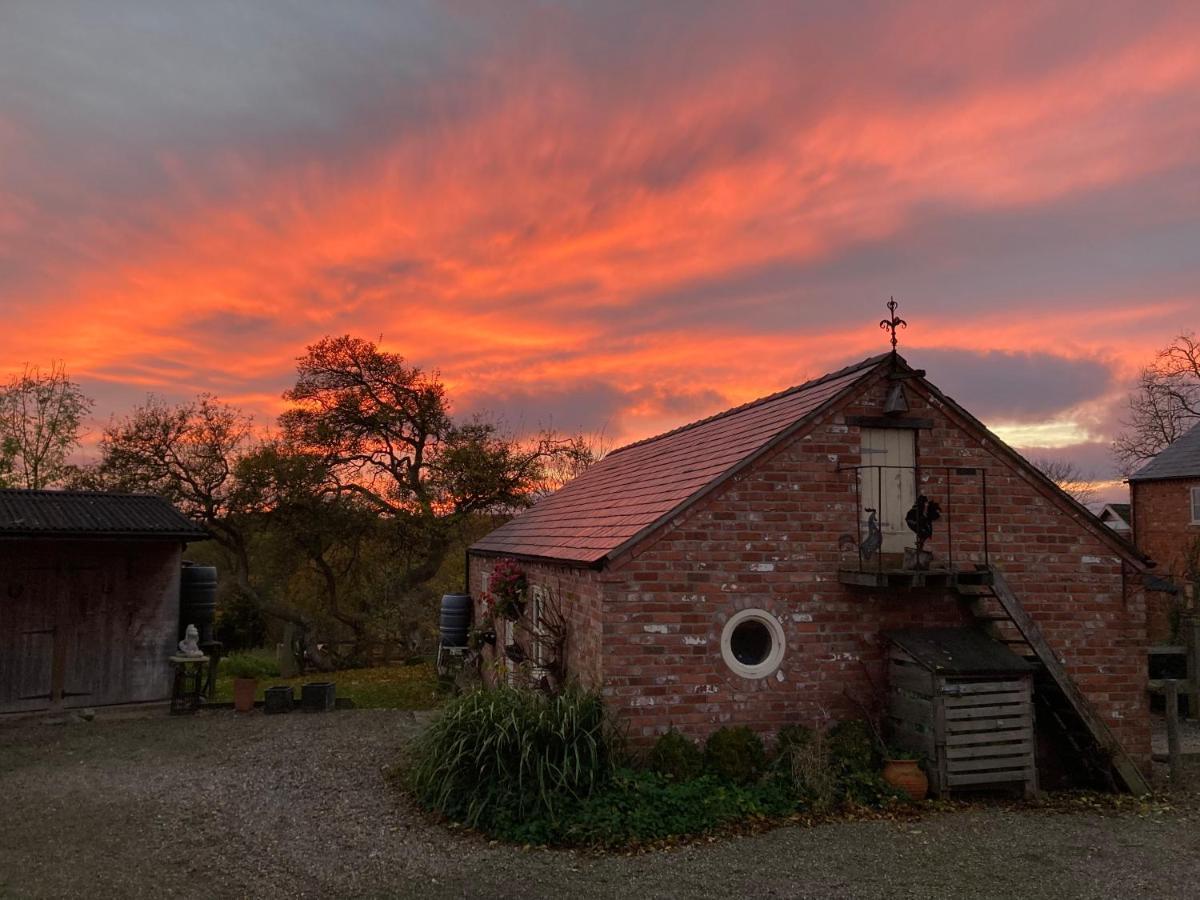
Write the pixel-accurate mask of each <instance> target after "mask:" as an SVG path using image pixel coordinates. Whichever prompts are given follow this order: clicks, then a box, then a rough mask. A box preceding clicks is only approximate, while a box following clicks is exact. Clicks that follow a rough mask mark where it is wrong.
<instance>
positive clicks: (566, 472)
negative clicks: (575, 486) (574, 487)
mask: <svg viewBox="0 0 1200 900" xmlns="http://www.w3.org/2000/svg"><path fill="white" fill-rule="evenodd" d="M540 441H541V444H542V446H543V447H545V448H547V449H548V450H552V451H553V452H550V453H548V454H547V457H546V459H545V461H544V462H543V464H542V474H541V478H539V479H538V483H537V486H536V487H535V489H534V492H533V494H534V496H535V497H536V498H537V499H539V500H540V499H541V498H542V497H544V496H546V495H547V494H553V493H554V492H555V491H557V490H558V489H559V488H562V487H565V486H566V485H567V483H568V482H571V481H574V480H575V479H576V478H578V477H579V476H580V475H582V474H583V473H584V472H586V471H587V470H588V469H590V468H591V467H592V466H594V465H595V464H596V463H598V462H599V461H600V460H602V459H603V458H604V457H605V455H607V453H608V445H607V442H606V440H605V437H604V434H603V433H600V434H595V435H586V434H582V433H581V434H575V435H571V436H570V437H562V436H561V435H559V434H557V433H555V432H553V431H544V432H542V434H541V438H540Z"/></svg>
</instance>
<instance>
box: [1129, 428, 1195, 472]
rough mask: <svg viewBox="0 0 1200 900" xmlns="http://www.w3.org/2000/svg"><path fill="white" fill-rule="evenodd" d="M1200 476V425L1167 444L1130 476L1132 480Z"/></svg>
mask: <svg viewBox="0 0 1200 900" xmlns="http://www.w3.org/2000/svg"><path fill="white" fill-rule="evenodd" d="M1165 478H1200V425H1195V426H1193V427H1192V429H1191V430H1190V431H1188V432H1186V433H1185V434H1183V435H1182V436H1181V437H1179V438H1176V439H1175V441H1174V443H1171V444H1169V445H1167V446H1166V447H1165V448H1164V449H1163V450H1162V451H1161V452H1160V453H1159V454H1158V456H1156V457H1154V459H1152V460H1150V462H1148V463H1146V465H1144V466H1142V467H1141V468H1140V469H1138V470H1137V471H1136V472H1134V473H1133V474H1132V475H1130V476H1129V480H1130V481H1155V480H1158V479H1165Z"/></svg>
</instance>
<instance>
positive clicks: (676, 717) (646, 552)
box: [468, 353, 1150, 790]
mask: <svg viewBox="0 0 1200 900" xmlns="http://www.w3.org/2000/svg"><path fill="white" fill-rule="evenodd" d="M931 502H933V503H936V504H937V506H938V507H940V518H937V517H931V516H930V515H929V505H930V503H931ZM922 517H924V519H922ZM930 518H933V519H935V520H934V521H932V526H931V527H930V525H929V519H930ZM910 519H911V520H913V522H914V525H915V527H916V529H917V530H921V531H922V532H923V533H925V534H926V539H925V540H924V541H922V542H920V543H921V544H922V545H923V546H918V541H917V540H916V533H915V531H914V530H913V528H912V527H910V526H909V524H908V521H907V520H910ZM930 532H931V533H930ZM499 558H514V559H516V560H517V561H518V563H519V564H520V566H521V567H522V568H523V569H524V572H525V574H526V577H527V579H528V582H529V585H530V591H529V594H530V596H531V598H532V600H533V603H532V607H533V609H532V612H531V613H528V614H530V615H532V616H533V617H535V618H536V617H537V616H538V615H539V604H542V603H544V602H545V599H546V598H554V599H555V600H556V601H557V605H558V607H559V608H560V609H561V613H562V615H563V616H564V617H565V619H566V621H567V623H568V627H569V639H568V641H567V643H566V649H565V654H564V655H565V661H566V668H567V671H568V674H569V676H571V677H574V678H577V679H578V680H580V681H581V682H582V683H584V684H585V685H589V686H594V687H597V688H600V689H601V690H602V691H603V693H604V694H605V696H606V698H607V701H608V703H609V705H610V706H611V708H613V709H614V710H615V711H616V712H617V714H618V715H619V716H620V718H621V719H622V720H623V722H624V723H625V724H626V725H627V726H628V729H629V734H630V737H631V739H632V740H633V741H635V742H641V743H643V744H644V743H646V742H649V741H651V740H652V739H653V738H654V736H655V735H658V734H660V733H662V732H664V731H666V730H667V729H669V728H671V727H674V728H677V729H679V730H680V731H682V732H684V733H686V734H689V735H691V736H693V737H696V738H700V739H702V738H704V737H705V736H706V735H707V734H708V733H710V732H711V731H712V730H714V729H716V728H718V727H720V726H722V725H726V724H745V725H748V726H750V727H752V728H754V729H756V730H758V731H760V732H763V733H764V734H770V733H773V732H775V731H776V730H778V729H779V728H780V727H781V726H783V725H785V724H789V723H802V724H808V725H813V724H816V723H820V722H822V721H828V720H829V719H843V718H856V717H859V716H861V711H860V707H859V705H858V702H862V701H863V700H864V699H869V698H870V697H872V696H874V697H879V696H880V695H881V692H882V691H883V689H884V688H883V687H881V686H882V685H883V684H884V680H885V661H886V659H887V656H888V642H887V639H886V637H885V633H887V632H889V631H892V630H896V629H912V628H930V629H933V628H946V627H963V628H978V629H985V630H986V631H987V632H988V633H989V634H991V635H992V636H993V637H994V638H995V639H997V640H1000V641H1004V642H1006V643H1007V646H1008V647H1010V648H1012V649H1014V650H1016V652H1017V653H1018V654H1020V655H1022V656H1026V657H1028V658H1029V659H1031V660H1035V661H1037V663H1038V666H1039V669H1040V674H1039V676H1038V679H1037V684H1038V688H1037V690H1036V691H1035V696H1037V697H1038V698H1039V700H1038V703H1039V706H1038V709H1039V722H1040V721H1041V720H1042V719H1043V718H1045V719H1046V720H1047V721H1049V720H1050V719H1054V720H1056V721H1058V720H1062V722H1063V727H1062V731H1063V734H1061V735H1056V736H1052V737H1053V740H1054V741H1055V742H1057V743H1056V744H1055V745H1056V746H1060V747H1067V748H1074V749H1068V750H1067V751H1066V752H1067V753H1081V754H1082V753H1087V754H1089V755H1090V756H1091V757H1093V758H1095V759H1100V760H1102V761H1103V760H1109V761H1110V763H1109V764H1105V763H1103V762H1101V766H1102V767H1103V766H1105V765H1108V769H1107V772H1108V774H1109V776H1110V780H1111V782H1112V783H1113V784H1123V785H1124V786H1126V787H1129V788H1132V789H1134V790H1142V789H1144V781H1142V774H1141V772H1142V771H1144V770H1145V768H1146V766H1148V764H1149V760H1150V719H1149V709H1148V705H1147V698H1146V672H1145V669H1146V663H1145V660H1146V645H1147V639H1146V620H1145V598H1144V594H1143V589H1142V587H1141V585H1142V577H1141V576H1142V574H1143V572H1144V570H1145V566H1146V561H1145V560H1144V559H1143V557H1142V556H1141V555H1140V554H1139V553H1138V552H1137V551H1136V550H1135V549H1134V548H1133V547H1132V545H1130V544H1129V543H1127V542H1126V541H1125V540H1123V539H1122V538H1121V537H1120V536H1119V535H1117V534H1115V533H1114V532H1113V531H1112V530H1111V529H1109V528H1108V527H1106V526H1105V525H1103V524H1102V523H1101V522H1100V521H1099V520H1098V519H1097V518H1096V517H1095V516H1094V515H1093V514H1091V513H1090V512H1089V511H1088V510H1086V509H1085V508H1084V507H1082V506H1081V505H1079V504H1078V503H1076V502H1075V501H1074V500H1072V499H1071V498H1070V497H1069V496H1067V495H1066V494H1065V493H1063V492H1062V491H1061V490H1059V489H1058V487H1056V486H1055V485H1054V484H1053V483H1052V482H1051V481H1049V480H1048V479H1047V478H1046V477H1045V476H1044V475H1042V474H1041V473H1040V472H1039V471H1038V470H1037V469H1036V468H1034V467H1033V466H1032V465H1031V464H1030V463H1028V462H1027V461H1026V460H1025V459H1023V458H1022V457H1021V456H1020V455H1019V454H1018V453H1016V452H1015V451H1014V450H1012V449H1011V448H1009V447H1008V446H1007V445H1005V444H1004V443H1003V442H1002V441H1001V440H999V439H998V438H997V437H996V436H995V435H993V434H992V433H991V432H989V431H988V430H987V429H986V428H985V427H984V426H983V425H982V424H981V423H980V422H979V421H978V420H977V419H976V418H974V417H973V416H972V415H971V414H970V413H969V412H967V411H966V410H965V409H963V408H962V407H961V406H960V405H959V404H957V403H955V402H954V401H953V400H952V399H950V398H949V397H947V396H946V395H945V394H943V393H942V392H941V391H939V390H938V389H937V388H936V387H935V386H934V385H933V384H932V383H930V382H929V381H928V380H927V379H926V378H925V373H924V372H923V371H920V370H915V369H913V368H912V367H910V366H909V365H908V364H907V363H906V362H905V360H904V359H903V358H902V357H900V356H899V355H896V354H895V353H888V354H884V355H881V356H876V357H873V358H871V359H867V360H865V361H863V362H861V363H859V364H857V365H854V366H850V367H848V368H845V369H842V370H841V371H838V372H834V373H832V374H829V375H826V376H824V377H822V378H818V379H816V380H814V381H810V382H808V383H806V384H803V385H800V386H798V387H794V388H791V389H788V390H785V391H781V392H780V393H777V394H774V395H772V396H769V397H765V398H763V399H761V400H757V401H754V402H752V403H748V404H745V405H744V406H740V407H737V408H736V409H731V410H728V411H726V412H723V413H720V414H718V415H715V416H712V417H710V418H707V419H704V420H702V421H699V422H694V423H692V424H689V425H685V426H683V427H681V428H678V429H676V430H674V431H670V432H667V433H666V434H662V435H659V436H657V437H654V438H650V439H648V440H644V441H640V442H637V443H634V444H630V445H629V446H626V447H623V448H621V449H619V450H616V451H614V452H612V453H610V454H609V455H608V456H606V457H605V458H604V459H603V460H602V461H601V462H599V463H598V464H596V465H595V466H594V467H592V468H591V469H589V470H588V471H587V472H585V473H584V474H583V475H582V476H580V477H579V478H578V479H576V480H575V481H572V482H571V483H569V484H568V485H567V486H566V487H564V488H563V489H562V490H560V491H558V492H557V493H555V494H553V495H550V496H549V497H547V498H546V499H544V500H542V501H541V502H539V503H538V504H537V505H535V506H534V507H533V508H531V509H530V510H528V511H526V512H524V513H521V514H520V515H518V516H516V517H515V518H514V519H512V520H511V521H510V522H508V523H507V524H505V525H503V526H501V527H500V528H498V529H496V530H495V531H493V532H492V533H491V534H489V535H488V536H487V537H485V538H484V539H482V540H480V541H479V542H477V543H476V544H474V545H473V546H472V548H471V550H470V556H469V574H468V579H469V582H470V589H471V591H472V593H473V595H474V596H475V597H476V598H478V597H480V596H481V594H482V593H483V592H484V591H486V590H487V588H488V586H489V579H490V573H491V572H492V570H493V568H494V566H495V565H496V563H497V561H498V559H499ZM483 612H484V610H482V609H481V608H480V609H477V615H480V614H482V613H483ZM535 626H536V623H535ZM497 627H498V630H499V631H500V634H499V635H498V640H497V641H496V648H495V649H494V650H485V653H490V654H492V655H493V656H495V657H497V658H498V659H499V660H500V663H499V665H500V666H504V665H509V664H507V663H505V662H504V661H503V658H504V656H505V652H504V648H505V647H506V645H507V643H508V642H510V641H512V640H513V639H514V632H513V626H511V625H507V624H504V623H498V626H497ZM533 633H535V634H536V627H535V629H534V632H533ZM530 656H531V657H533V658H536V656H537V654H536V652H533V653H531V654H530ZM510 667H511V666H510ZM856 700H857V701H858V702H856ZM1042 705H1045V706H1046V709H1045V715H1044V716H1043V715H1042ZM1040 730H1041V725H1039V731H1040ZM1081 735H1082V743H1081V742H1080V736H1081ZM1041 738H1042V735H1041V734H1039V740H1040V739H1041ZM1064 740H1066V741H1068V743H1065V744H1064V743H1063V741H1064ZM1085 745H1086V746H1085ZM1097 747H1099V748H1101V752H1100V753H1099V754H1096V753H1095V752H1094V751H1095V750H1096V748H1097ZM1066 763H1067V766H1066V767H1067V768H1070V767H1071V760H1069V759H1068V760H1066Z"/></svg>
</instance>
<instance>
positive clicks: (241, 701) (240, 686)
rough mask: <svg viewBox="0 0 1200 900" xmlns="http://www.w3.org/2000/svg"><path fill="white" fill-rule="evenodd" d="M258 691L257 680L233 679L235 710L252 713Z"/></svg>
mask: <svg viewBox="0 0 1200 900" xmlns="http://www.w3.org/2000/svg"><path fill="white" fill-rule="evenodd" d="M257 691H258V679H257V678H235V679H233V708H234V709H236V710H237V711H238V712H250V710H252V709H254V694H255V693H256V692H257Z"/></svg>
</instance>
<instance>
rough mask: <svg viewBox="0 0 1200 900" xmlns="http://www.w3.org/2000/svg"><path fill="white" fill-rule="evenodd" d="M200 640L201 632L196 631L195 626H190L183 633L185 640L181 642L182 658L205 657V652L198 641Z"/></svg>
mask: <svg viewBox="0 0 1200 900" xmlns="http://www.w3.org/2000/svg"><path fill="white" fill-rule="evenodd" d="M199 640H200V632H199V631H197V630H196V626H195V625H189V626H188V627H187V630H186V631H185V632H184V633H183V640H182V641H180V642H179V655H180V656H203V655H204V651H203V650H201V649H200V645H199V644H198V643H197V641H199Z"/></svg>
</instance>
